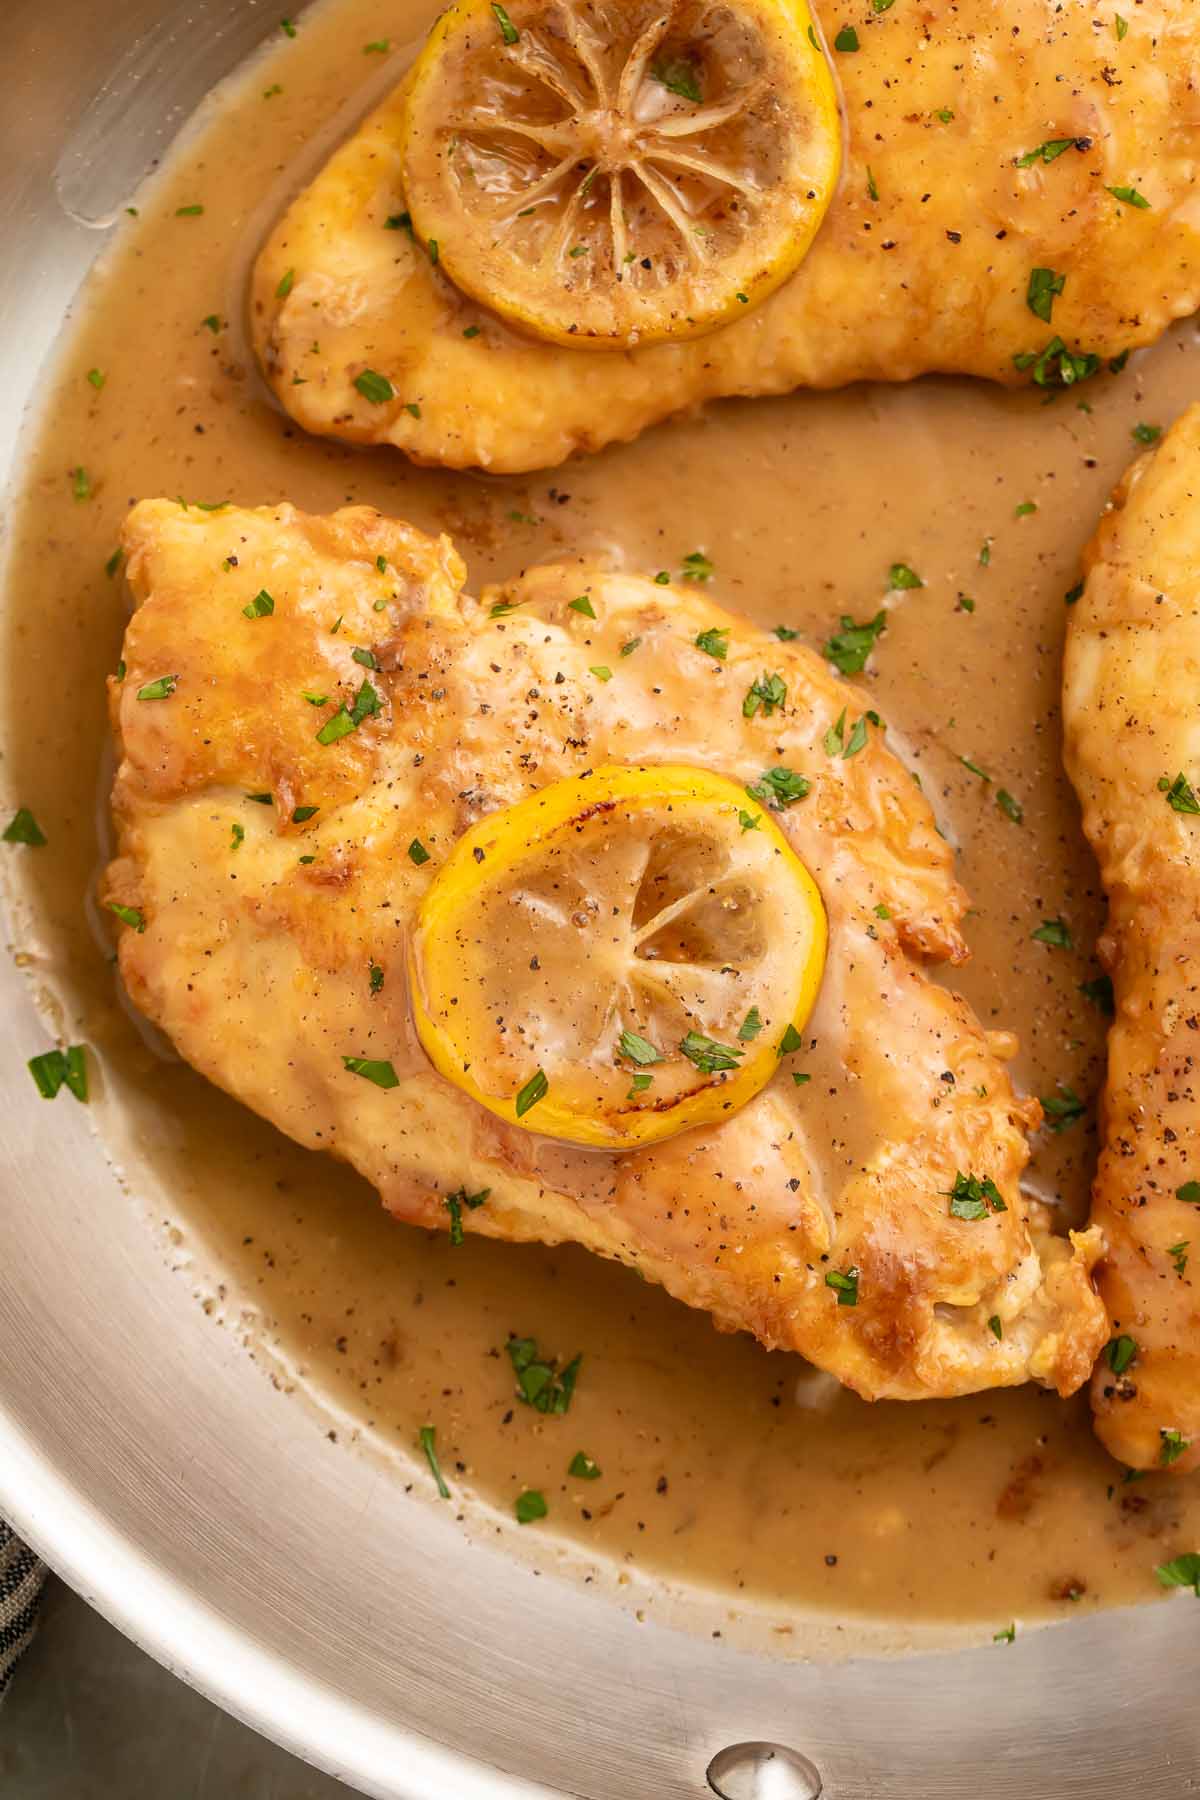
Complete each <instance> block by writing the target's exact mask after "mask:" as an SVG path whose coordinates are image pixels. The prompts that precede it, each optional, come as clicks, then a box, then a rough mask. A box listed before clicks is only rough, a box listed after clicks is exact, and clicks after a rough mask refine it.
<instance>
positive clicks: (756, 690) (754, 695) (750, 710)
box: [742, 669, 787, 719]
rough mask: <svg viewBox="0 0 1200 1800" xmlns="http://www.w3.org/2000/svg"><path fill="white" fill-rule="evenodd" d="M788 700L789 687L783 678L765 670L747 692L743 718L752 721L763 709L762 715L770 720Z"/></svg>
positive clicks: (743, 704)
mask: <svg viewBox="0 0 1200 1800" xmlns="http://www.w3.org/2000/svg"><path fill="white" fill-rule="evenodd" d="M786 699H787V686H786V684H785V682H784V680H783V677H782V676H781V675H778V674H774V675H772V674H768V673H767V671H766V670H765V669H764V670H763V672H762V674H761V676H760V677H759V679H758V680H757V681H753V682H751V684H750V686H749V687H748V688H747V690H746V698H745V699H744V700H743V701H742V717H743V718H744V719H752V718H754V716H755V714H756V713H757V712H758V711H759V709H760V708H761V709H762V715H763V717H764V718H765V719H769V718H770V716H771V714H772V713H773V712H775V710H776V709H777V708H782V706H783V703H784V701H785V700H786Z"/></svg>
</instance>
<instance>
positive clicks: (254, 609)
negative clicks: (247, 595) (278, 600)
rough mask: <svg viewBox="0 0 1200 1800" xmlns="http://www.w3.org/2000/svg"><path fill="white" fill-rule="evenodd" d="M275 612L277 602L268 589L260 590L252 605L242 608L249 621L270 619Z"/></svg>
mask: <svg viewBox="0 0 1200 1800" xmlns="http://www.w3.org/2000/svg"><path fill="white" fill-rule="evenodd" d="M274 611H275V602H274V600H272V598H271V596H270V594H268V592H267V590H266V588H259V590H258V592H257V594H255V596H254V598H253V600H251V602H250V604H249V605H248V606H243V608H242V612H243V614H244V615H245V617H246V618H247V619H269V618H270V616H271V614H272V613H273V612H274Z"/></svg>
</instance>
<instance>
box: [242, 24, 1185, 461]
mask: <svg viewBox="0 0 1200 1800" xmlns="http://www.w3.org/2000/svg"><path fill="white" fill-rule="evenodd" d="M816 10H817V12H818V13H819V15H820V17H821V20H822V24H823V27H824V31H825V34H826V39H827V41H828V42H830V43H832V41H833V38H834V35H835V33H839V28H840V27H843V26H844V25H845V22H846V19H845V9H844V8H843V9H842V10H841V11H838V9H836V8H834V7H833V6H832V5H831V4H830V0H820V4H819V5H818V7H817V8H816ZM851 10H852V12H853V13H854V15H855V32H854V36H855V39H856V42H857V49H855V50H853V51H849V50H847V51H834V53H833V61H834V65H835V73H836V76H837V78H838V80H839V82H840V85H841V90H842V96H843V115H844V119H845V125H846V132H847V142H846V157H845V164H844V170H843V175H842V180H841V185H840V188H839V190H838V192H837V194H836V195H835V197H834V199H833V202H832V205H831V207H830V210H829V213H828V215H827V217H826V219H825V221H824V224H823V225H822V227H821V229H820V231H819V233H818V235H817V238H816V241H815V243H814V244H813V247H812V248H811V250H810V251H809V253H808V255H807V257H806V259H805V261H804V262H803V264H802V265H801V267H800V268H799V270H798V271H797V272H796V273H795V274H794V275H793V276H792V277H791V278H790V279H789V280H788V281H787V282H786V283H785V285H784V286H783V287H781V288H780V289H779V290H778V291H777V292H776V293H775V294H773V295H772V296H771V298H769V299H767V300H766V301H764V303H763V304H762V305H761V306H760V307H757V308H755V309H753V310H752V311H750V312H747V313H746V314H745V315H744V316H742V317H740V318H739V319H737V320H736V321H735V322H734V323H732V324H729V325H725V326H723V327H721V328H720V329H718V330H716V331H714V332H712V333H710V334H709V335H708V336H704V337H701V338H698V339H695V340H692V341H690V342H686V343H680V344H674V345H672V344H658V345H649V346H644V347H642V348H639V349H634V350H627V351H616V350H607V351H586V350H578V349H568V348H563V347H561V346H558V345H554V344H550V343H545V342H538V341H534V340H533V339H531V338H526V337H522V336H520V335H519V334H518V333H516V332H515V331H513V330H510V329H509V328H508V327H507V326H505V325H504V324H503V323H502V322H501V320H500V319H499V318H498V317H497V316H496V315H494V314H493V313H492V312H490V311H489V310H487V309H486V308H485V307H482V306H480V305H478V304H476V303H475V302H473V301H471V300H469V299H468V298H467V297H466V296H465V295H463V294H462V293H460V292H459V291H458V290H457V289H456V288H455V287H454V286H453V285H452V283H451V282H450V281H449V280H448V279H447V278H446V275H445V272H444V270H443V269H442V268H441V267H440V266H437V265H435V263H434V261H433V260H432V258H431V255H430V252H429V248H428V246H427V245H425V244H424V243H420V242H417V241H415V239H414V237H413V236H412V235H411V232H410V231H409V230H408V229H406V228H405V225H404V221H405V219H406V217H407V211H406V206H405V196H404V193H403V191H402V185H401V169H400V151H399V126H400V119H401V115H402V109H403V103H404V90H403V86H401V87H400V88H399V89H397V90H396V92H394V93H393V94H392V95H390V96H389V97H388V99H386V100H385V101H384V102H383V104H382V105H381V106H380V107H379V108H378V109H377V110H376V111H375V112H374V113H372V114H371V115H370V117H369V118H367V119H366V121H365V122H364V123H363V125H362V126H361V127H360V128H359V130H358V131H357V132H356V133H355V134H354V135H353V136H352V137H351V138H350V140H349V141H348V142H347V143H346V144H344V145H343V146H342V147H341V148H340V149H339V150H338V151H336V152H335V154H334V155H333V156H332V157H331V158H330V160H329V161H328V163H327V164H326V165H325V167H324V168H323V169H322V170H321V172H320V173H319V174H318V175H317V177H316V179H315V180H314V181H313V182H312V184H311V186H309V187H308V188H307V189H306V190H305V191H304V192H303V193H301V194H300V195H299V196H298V198H297V199H296V200H295V201H294V202H293V204H292V205H291V207H290V208H289V210H288V212H287V213H286V215H285V216H284V218H283V219H282V220H281V222H280V224H279V225H278V227H277V228H276V229H275V231H274V232H273V233H272V235H271V237H270V239H269V241H268V243H267V244H266V247H265V248H264V250H263V252H262V254H261V256H260V258H259V261H258V264H257V267H256V269H255V272H254V277H253V283H252V293H251V306H250V318H251V329H252V333H253V338H254V343H255V347H256V349H257V353H258V356H259V359H260V361H261V364H262V367H263V370H264V371H265V373H266V376H267V379H268V381H269V382H270V383H271V386H272V387H273V388H274V390H275V393H276V394H277V396H278V398H279V400H280V402H281V403H282V405H283V406H284V407H285V409H286V410H287V411H288V412H289V413H290V414H291V415H292V416H293V418H295V419H296V420H297V422H298V423H299V424H300V425H302V426H303V427H304V428H305V429H306V430H307V431H311V432H316V433H319V434H323V435H327V436H332V437H336V438H342V439H345V440H347V441H349V442H352V443H356V444H383V443H386V444H393V445H395V446H397V447H398V448H399V449H401V450H403V451H404V452H405V453H406V454H407V455H409V456H410V457H412V458H414V459H415V460H416V461H418V462H422V463H434V464H442V465H445V466H447V467H451V468H463V467H470V466H480V467H483V468H489V469H493V470H497V471H522V470H531V469H538V468H545V467H549V466H552V465H554V464H556V463H558V462H561V461H562V459H563V458H564V457H566V456H568V455H570V454H571V453H572V452H573V451H577V450H596V449H599V448H600V447H601V446H602V445H604V444H608V443H612V442H615V441H622V440H626V439H629V438H632V437H635V436H636V435H637V434H638V433H639V432H641V431H644V430H645V429H646V428H647V427H648V426H650V425H652V424H654V423H655V421H657V420H660V419H663V418H666V417H667V416H668V415H670V414H671V413H673V412H676V411H678V410H679V409H680V408H682V407H687V406H691V405H694V404H696V403H698V402H701V401H704V400H708V399H713V398H716V397H718V396H721V395H732V394H741V395H753V394H779V393H785V392H788V391H790V390H791V389H794V388H797V387H836V386H840V385H842V384H844V383H847V382H852V381H859V380H866V379H880V380H887V381H904V380H908V379H910V378H912V377H913V376H917V375H921V374H924V373H926V372H928V371H933V370H941V371H945V372H949V373H959V374H968V375H977V376H982V377H985V378H987V379H989V380H992V381H1000V382H1023V381H1029V380H1040V381H1041V382H1043V383H1044V384H1046V385H1051V386H1052V385H1055V384H1056V383H1057V382H1059V381H1062V380H1069V381H1073V380H1075V379H1077V378H1084V377H1086V375H1087V374H1089V373H1092V372H1094V371H1096V370H1100V369H1102V368H1103V366H1104V362H1105V360H1106V359H1111V358H1113V357H1117V356H1120V355H1121V354H1122V353H1123V352H1125V351H1127V350H1129V349H1131V348H1134V347H1136V346H1139V345H1143V344H1149V343H1152V342H1153V341H1154V340H1155V339H1156V338H1157V337H1158V336H1159V335H1160V333H1161V332H1162V331H1163V330H1164V329H1165V327H1166V326H1167V325H1168V324H1169V323H1170V322H1171V321H1172V320H1173V319H1177V318H1180V317H1183V316H1185V315H1187V314H1189V313H1191V312H1193V311H1194V310H1195V309H1196V307H1197V305H1200V210H1198V207H1197V201H1196V194H1195V167H1196V163H1197V159H1198V158H1200V87H1198V86H1197V83H1196V80H1195V71H1196V68H1197V67H1198V66H1200V8H1197V7H1196V6H1195V5H1194V4H1193V0H1142V3H1140V4H1138V5H1137V6H1134V7H1129V8H1126V12H1127V13H1128V21H1127V28H1126V29H1125V30H1124V31H1123V32H1121V31H1120V23H1123V22H1125V21H1118V20H1117V19H1116V15H1115V13H1114V9H1113V7H1112V6H1110V5H1109V4H1107V0H919V3H918V0H911V3H910V0H905V3H904V4H897V5H895V6H891V7H888V8H886V9H884V10H882V11H879V10H876V9H874V8H872V7H870V6H860V7H856V8H853V9H851ZM1116 11H1117V12H1119V11H1120V9H1119V8H1118V9H1116ZM843 41H847V40H845V39H844V37H843ZM1056 346H1057V348H1056ZM1065 352H1069V353H1070V354H1069V355H1067V356H1065V355H1064V353H1065ZM1075 358H1078V360H1075ZM1016 359H1020V362H1019V364H1018V361H1017V360H1016ZM364 375H365V376H366V377H367V379H366V382H365V389H366V391H365V392H364V391H362V390H360V389H359V388H357V387H356V386H355V382H356V380H358V379H359V378H360V377H363V376H364ZM372 375H374V376H375V377H382V378H383V385H382V386H381V385H380V383H379V381H378V380H375V381H372V380H371V379H370V377H371V376H372Z"/></svg>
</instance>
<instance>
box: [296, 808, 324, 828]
mask: <svg viewBox="0 0 1200 1800" xmlns="http://www.w3.org/2000/svg"><path fill="white" fill-rule="evenodd" d="M320 810H321V809H320V807H319V806H297V807H296V808H295V810H294V811H293V813H292V824H293V825H304V824H306V823H307V822H308V820H309V819H315V818H316V816H317V814H318V813H319V812H320Z"/></svg>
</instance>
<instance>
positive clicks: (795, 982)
mask: <svg viewBox="0 0 1200 1800" xmlns="http://www.w3.org/2000/svg"><path fill="white" fill-rule="evenodd" d="M824 956H825V914H824V910H823V908H822V905H821V899H820V895H819V894H818V892H817V889H816V887H815V885H814V883H813V880H812V877H811V876H810V875H809V873H808V871H807V869H806V868H805V867H804V864H803V863H802V862H801V861H800V859H799V858H798V857H797V856H796V854H795V852H794V851H793V850H792V848H791V846H790V845H789V843H788V841H787V839H786V838H785V837H784V835H783V833H782V832H781V831H780V829H779V827H778V826H777V825H776V824H775V823H774V821H773V820H772V819H771V817H770V815H769V814H768V813H767V812H765V811H764V810H763V808H761V807H759V806H755V805H753V804H752V803H749V804H748V798H747V795H746V792H745V789H743V788H740V787H738V786H737V785H736V784H735V783H734V782H732V781H727V780H726V779H725V778H724V777H723V776H720V775H710V774H707V773H705V772H704V771H703V770H699V769H688V768H676V767H669V766H668V767H662V768H605V769H597V770H595V771H594V772H593V773H591V774H590V775H584V776H580V777H578V778H577V779H574V780H570V781H559V782H555V783H553V784H552V785H551V786H550V787H546V788H542V789H541V790H540V792H538V793H535V794H531V795H529V796H528V798H527V799H525V800H521V801H518V802H517V804H516V805H514V806H509V807H505V808H504V809H503V810H502V811H500V812H497V813H493V814H491V815H490V816H489V817H488V818H486V819H483V820H481V821H480V823H479V824H478V825H475V826H473V827H472V828H471V830H469V831H468V832H466V833H465V834H464V836H463V837H462V838H461V839H460V840H459V842H458V843H457V844H456V846H455V848H454V850H453V852H452V853H451V855H450V857H449V859H448V861H447V862H446V864H445V865H444V867H443V868H442V870H441V871H440V873H439V874H438V876H437V877H436V879H435V880H434V882H433V884H432V886H431V887H430V888H429V890H428V892H427V894H426V896H425V899H424V902H423V903H422V906H421V909H420V912H419V915H418V918H417V924H416V930H415V933H414V938H413V946H412V952H411V969H410V973H411V978H412V993H413V1007H414V1014H415V1018H416V1024H417V1030H418V1033H419V1034H420V1038H421V1042H422V1043H423V1044H424V1046H425V1049H426V1051H427V1053H428V1054H429V1056H430V1058H431V1059H432V1061H433V1063H434V1065H435V1066H436V1067H437V1068H438V1069H439V1070H440V1072H441V1073H442V1074H443V1075H445V1076H447V1077H448V1079H449V1080H451V1081H453V1082H454V1083H455V1084H456V1085H457V1086H458V1087H460V1088H463V1089H464V1090H465V1091H466V1092H467V1093H468V1094H470V1095H471V1096H472V1097H473V1098H474V1099H476V1100H479V1101H481V1102H482V1104H483V1105H484V1106H486V1107H488V1108H489V1109H490V1110H491V1111H492V1112H494V1113H497V1114H498V1115H499V1116H500V1117H501V1118H502V1119H508V1120H511V1121H513V1122H514V1123H515V1122H520V1123H522V1124H524V1125H525V1126H527V1127H528V1128H529V1129H530V1130H531V1131H537V1132H541V1133H543V1134H545V1135H546V1136H549V1137H557V1138H567V1139H569V1140H570V1141H571V1142H572V1143H577V1144H592V1145H597V1146H601V1147H604V1148H606V1149H615V1150H621V1149H628V1148H632V1147H633V1146H635V1145H638V1144H648V1143H653V1142H655V1141H656V1140H657V1139H660V1138H665V1137H670V1136H671V1135H672V1134H673V1133H675V1132H677V1131H682V1130H683V1129H684V1128H685V1127H686V1126H689V1125H699V1124H702V1123H709V1122H712V1121H713V1120H719V1119H721V1118H724V1117H726V1116H727V1115H728V1114H729V1113H731V1112H733V1111H734V1110H735V1109H736V1108H737V1107H739V1106H742V1105H744V1104H745V1102H746V1101H747V1100H749V1099H750V1098H751V1096H752V1095H754V1094H756V1093H757V1092H758V1090H759V1089H760V1088H761V1087H762V1086H763V1085H764V1084H765V1083H766V1082H767V1081H769V1080H770V1078H771V1076H772V1074H773V1073H774V1072H775V1070H776V1069H777V1068H778V1066H779V1058H780V1056H781V1055H782V1054H786V1052H787V1050H788V1049H789V1048H790V1049H794V1048H797V1047H798V1041H799V1040H798V1038H796V1035H795V1034H796V1033H797V1032H798V1031H799V1029H800V1027H801V1026H802V1025H803V1024H804V1021H805V1019H806V1018H807V1017H808V1014H809V1012H810V1010H811V1008H812V1005H813V1001H814V1000H815V998H816V994H817V988H818V986H819V985H820V979H821V968H822V964H823V961H824ZM789 1028H790V1029H789Z"/></svg>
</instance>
